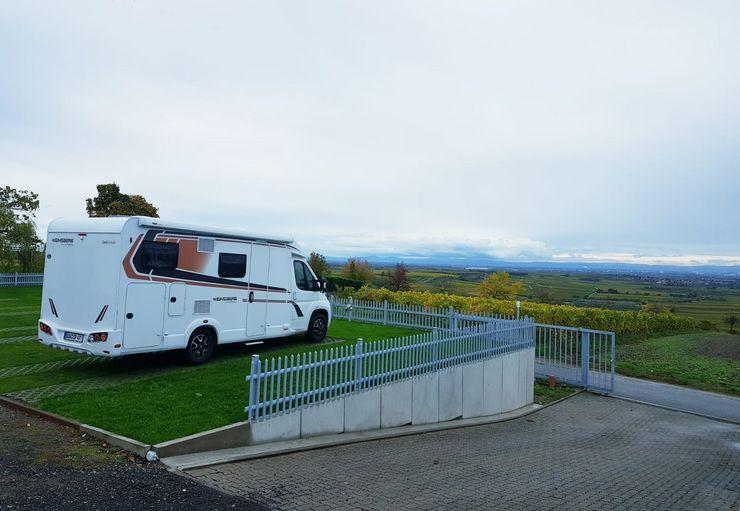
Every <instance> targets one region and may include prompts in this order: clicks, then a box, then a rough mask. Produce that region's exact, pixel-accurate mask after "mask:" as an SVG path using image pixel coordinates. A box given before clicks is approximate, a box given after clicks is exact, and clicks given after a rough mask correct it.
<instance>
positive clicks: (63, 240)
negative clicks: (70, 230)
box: [51, 238, 75, 244]
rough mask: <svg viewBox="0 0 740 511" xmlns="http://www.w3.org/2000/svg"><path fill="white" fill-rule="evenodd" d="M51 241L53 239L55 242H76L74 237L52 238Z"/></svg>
mask: <svg viewBox="0 0 740 511" xmlns="http://www.w3.org/2000/svg"><path fill="white" fill-rule="evenodd" d="M51 241H53V242H54V243H67V244H70V243H74V242H75V240H73V239H72V238H52V239H51Z"/></svg>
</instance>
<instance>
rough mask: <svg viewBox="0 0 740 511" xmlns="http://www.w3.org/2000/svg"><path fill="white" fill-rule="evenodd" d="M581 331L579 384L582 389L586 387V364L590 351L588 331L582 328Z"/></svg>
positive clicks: (587, 363)
mask: <svg viewBox="0 0 740 511" xmlns="http://www.w3.org/2000/svg"><path fill="white" fill-rule="evenodd" d="M580 332H581V385H582V386H583V388H584V389H588V365H589V356H588V354H589V351H590V346H589V344H590V342H589V341H590V339H589V333H588V332H586V331H583V330H580Z"/></svg>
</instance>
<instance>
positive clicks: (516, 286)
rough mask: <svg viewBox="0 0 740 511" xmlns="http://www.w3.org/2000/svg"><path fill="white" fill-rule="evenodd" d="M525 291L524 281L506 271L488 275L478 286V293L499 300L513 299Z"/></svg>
mask: <svg viewBox="0 0 740 511" xmlns="http://www.w3.org/2000/svg"><path fill="white" fill-rule="evenodd" d="M522 291H524V283H522V282H518V281H515V280H512V279H511V275H509V274H508V273H507V272H505V271H499V272H496V273H492V274H491V275H488V276H486V278H484V279H483V282H481V283H480V285H479V286H478V295H479V296H482V297H484V298H496V299H498V300H513V299H515V298H516V297H517V295H519V294H521V293H522Z"/></svg>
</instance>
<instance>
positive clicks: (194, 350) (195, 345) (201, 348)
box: [190, 334, 210, 359]
mask: <svg viewBox="0 0 740 511" xmlns="http://www.w3.org/2000/svg"><path fill="white" fill-rule="evenodd" d="M209 344H210V341H209V339H208V336H207V335H205V334H198V335H196V336H195V337H193V340H192V342H191V343H190V353H191V354H192V355H193V358H196V359H200V358H203V357H205V355H206V353H207V352H208V346H209Z"/></svg>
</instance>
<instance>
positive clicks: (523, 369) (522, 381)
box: [516, 350, 529, 408]
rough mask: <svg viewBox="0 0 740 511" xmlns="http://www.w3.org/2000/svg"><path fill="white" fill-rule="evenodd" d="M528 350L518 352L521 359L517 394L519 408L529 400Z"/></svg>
mask: <svg viewBox="0 0 740 511" xmlns="http://www.w3.org/2000/svg"><path fill="white" fill-rule="evenodd" d="M527 351H528V350H521V351H518V352H517V355H518V360H519V393H518V394H517V395H518V397H517V400H516V403H517V405H518V406H517V408H521V407H522V406H524V404H525V403H526V402H527V389H528V388H529V384H528V383H527Z"/></svg>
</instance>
